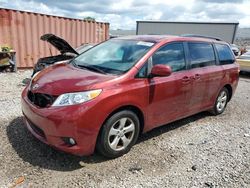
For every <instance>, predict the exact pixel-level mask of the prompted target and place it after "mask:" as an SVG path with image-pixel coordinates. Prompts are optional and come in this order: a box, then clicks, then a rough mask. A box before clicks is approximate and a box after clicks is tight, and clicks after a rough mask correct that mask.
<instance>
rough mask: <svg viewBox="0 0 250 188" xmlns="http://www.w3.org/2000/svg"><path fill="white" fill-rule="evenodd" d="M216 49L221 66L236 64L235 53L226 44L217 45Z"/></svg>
mask: <svg viewBox="0 0 250 188" xmlns="http://www.w3.org/2000/svg"><path fill="white" fill-rule="evenodd" d="M215 48H216V50H217V52H218V56H219V61H220V64H221V65H225V64H231V63H233V62H234V55H233V52H232V50H231V49H230V48H229V47H228V46H227V45H226V44H215Z"/></svg>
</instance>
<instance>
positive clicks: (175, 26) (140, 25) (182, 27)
mask: <svg viewBox="0 0 250 188" xmlns="http://www.w3.org/2000/svg"><path fill="white" fill-rule="evenodd" d="M238 25H239V23H238V22H232V23H230V22H228V23H227V22H168V21H137V28H136V29H137V32H136V34H137V35H145V34H158V35H163V34H165V35H166V34H167V35H182V34H197V35H207V36H213V37H218V38H220V39H222V40H225V41H227V42H229V43H233V42H234V38H235V33H236V30H237V27H238Z"/></svg>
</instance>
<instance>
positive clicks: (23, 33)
mask: <svg viewBox="0 0 250 188" xmlns="http://www.w3.org/2000/svg"><path fill="white" fill-rule="evenodd" d="M46 33H53V34H55V35H57V36H59V37H62V38H64V39H65V40H66V41H68V42H69V44H70V45H72V46H73V47H78V46H80V45H81V44H83V43H99V42H102V41H104V40H107V39H108V37H109V24H108V23H101V22H91V21H83V20H79V19H70V18H64V17H57V16H50V15H44V14H37V13H30V12H24V11H16V10H9V9H1V8H0V45H10V46H11V47H13V49H14V50H16V52H17V66H18V67H20V68H27V67H33V65H34V63H36V61H37V59H39V58H40V57H46V56H50V55H56V54H58V51H57V50H56V49H55V48H54V47H52V46H51V45H49V44H48V43H47V42H44V41H41V40H40V36H41V35H43V34H46Z"/></svg>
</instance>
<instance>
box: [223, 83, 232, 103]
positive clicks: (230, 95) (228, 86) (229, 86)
mask: <svg viewBox="0 0 250 188" xmlns="http://www.w3.org/2000/svg"><path fill="white" fill-rule="evenodd" d="M224 87H225V88H226V89H227V90H228V94H229V98H228V102H229V101H230V100H231V98H232V95H233V88H232V86H231V85H230V84H226V85H225V86H224Z"/></svg>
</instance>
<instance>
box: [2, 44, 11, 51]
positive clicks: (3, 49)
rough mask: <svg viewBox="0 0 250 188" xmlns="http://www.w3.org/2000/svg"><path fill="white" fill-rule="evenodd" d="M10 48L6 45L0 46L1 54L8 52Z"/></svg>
mask: <svg viewBox="0 0 250 188" xmlns="http://www.w3.org/2000/svg"><path fill="white" fill-rule="evenodd" d="M11 50H12V48H11V47H10V46H8V45H4V46H0V51H2V52H10V51H11Z"/></svg>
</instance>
